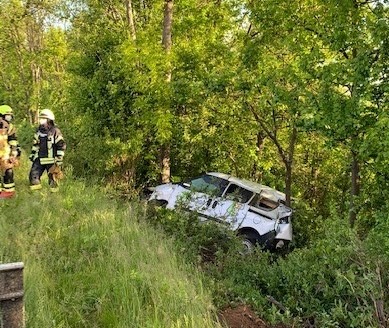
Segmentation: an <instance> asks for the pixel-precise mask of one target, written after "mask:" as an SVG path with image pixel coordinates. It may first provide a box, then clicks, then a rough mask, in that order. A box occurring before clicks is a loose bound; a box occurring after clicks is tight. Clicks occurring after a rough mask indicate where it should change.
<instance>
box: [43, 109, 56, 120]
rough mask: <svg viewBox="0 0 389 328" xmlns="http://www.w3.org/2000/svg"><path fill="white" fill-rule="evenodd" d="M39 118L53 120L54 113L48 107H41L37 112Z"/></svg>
mask: <svg viewBox="0 0 389 328" xmlns="http://www.w3.org/2000/svg"><path fill="white" fill-rule="evenodd" d="M39 118H47V119H48V120H51V121H54V120H55V116H54V113H53V112H52V111H51V110H50V109H47V108H46V109H42V110H41V112H40V113H39Z"/></svg>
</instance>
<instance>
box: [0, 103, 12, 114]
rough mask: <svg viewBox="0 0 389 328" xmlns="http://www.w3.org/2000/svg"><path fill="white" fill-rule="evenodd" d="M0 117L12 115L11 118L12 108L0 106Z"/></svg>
mask: <svg viewBox="0 0 389 328" xmlns="http://www.w3.org/2000/svg"><path fill="white" fill-rule="evenodd" d="M0 115H2V116H4V115H12V116H13V111H12V108H11V107H9V106H8V105H1V106H0Z"/></svg>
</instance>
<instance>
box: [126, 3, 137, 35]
mask: <svg viewBox="0 0 389 328" xmlns="http://www.w3.org/2000/svg"><path fill="white" fill-rule="evenodd" d="M126 16H127V24H128V27H129V28H130V34H131V38H132V39H133V40H134V41H135V40H136V32H135V22H134V12H133V10H132V0H126Z"/></svg>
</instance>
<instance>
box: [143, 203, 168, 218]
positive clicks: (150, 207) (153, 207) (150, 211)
mask: <svg viewBox="0 0 389 328" xmlns="http://www.w3.org/2000/svg"><path fill="white" fill-rule="evenodd" d="M166 206H167V202H166V201H162V200H158V199H152V200H150V201H148V202H147V215H148V216H153V215H156V214H157V212H158V210H159V209H161V208H166Z"/></svg>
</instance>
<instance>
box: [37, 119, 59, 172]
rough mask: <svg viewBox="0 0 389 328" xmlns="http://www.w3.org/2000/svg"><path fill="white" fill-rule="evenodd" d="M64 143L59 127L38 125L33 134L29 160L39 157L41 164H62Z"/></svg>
mask: <svg viewBox="0 0 389 328" xmlns="http://www.w3.org/2000/svg"><path fill="white" fill-rule="evenodd" d="M65 149H66V143H65V141H64V139H63V136H62V133H61V131H60V129H59V128H57V127H56V126H54V125H50V126H43V125H40V126H39V127H38V129H37V131H36V132H35V134H34V141H33V145H32V148H31V155H30V160H31V161H35V160H36V159H37V158H39V161H40V163H41V164H42V165H45V164H54V163H58V164H62V160H63V156H64V155H65Z"/></svg>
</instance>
